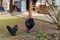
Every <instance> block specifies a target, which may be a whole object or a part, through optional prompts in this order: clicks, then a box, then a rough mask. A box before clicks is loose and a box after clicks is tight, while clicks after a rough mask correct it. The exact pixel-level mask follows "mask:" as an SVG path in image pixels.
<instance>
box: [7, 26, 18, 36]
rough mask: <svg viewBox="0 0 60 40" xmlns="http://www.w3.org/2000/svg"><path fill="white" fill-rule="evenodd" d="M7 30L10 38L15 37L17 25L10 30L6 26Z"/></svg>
mask: <svg viewBox="0 0 60 40" xmlns="http://www.w3.org/2000/svg"><path fill="white" fill-rule="evenodd" d="M7 29H8V31H9V33H10V34H11V35H12V36H16V32H17V29H18V28H17V25H15V26H14V27H13V28H11V27H10V26H8V25H7Z"/></svg>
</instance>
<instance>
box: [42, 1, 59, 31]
mask: <svg viewBox="0 0 60 40" xmlns="http://www.w3.org/2000/svg"><path fill="white" fill-rule="evenodd" d="M46 2H47V4H48V5H49V7H47V8H46V10H47V12H48V13H47V15H48V16H49V17H48V18H49V19H50V20H52V22H49V21H45V20H42V21H45V22H49V23H52V24H55V25H56V26H57V27H58V29H59V30H60V10H58V7H55V6H53V5H52V4H50V3H49V2H48V0H46Z"/></svg>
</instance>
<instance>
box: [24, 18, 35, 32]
mask: <svg viewBox="0 0 60 40" xmlns="http://www.w3.org/2000/svg"><path fill="white" fill-rule="evenodd" d="M25 24H26V27H27V29H28V32H29V33H30V32H31V31H32V30H31V29H32V28H33V26H34V25H35V23H34V20H33V18H28V19H27V20H26V21H25Z"/></svg>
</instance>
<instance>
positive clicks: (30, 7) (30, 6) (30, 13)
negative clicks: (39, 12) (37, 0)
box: [29, 0, 32, 18]
mask: <svg viewBox="0 0 60 40" xmlns="http://www.w3.org/2000/svg"><path fill="white" fill-rule="evenodd" d="M31 16H32V0H29V18H31Z"/></svg>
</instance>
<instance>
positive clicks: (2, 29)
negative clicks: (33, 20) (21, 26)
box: [0, 17, 23, 37]
mask: <svg viewBox="0 0 60 40" xmlns="http://www.w3.org/2000/svg"><path fill="white" fill-rule="evenodd" d="M22 20H23V18H22V17H21V18H13V19H5V20H0V37H1V36H8V35H5V34H8V33H7V32H8V31H7V29H6V26H7V25H10V26H12V25H13V24H15V23H17V22H20V21H22Z"/></svg>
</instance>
